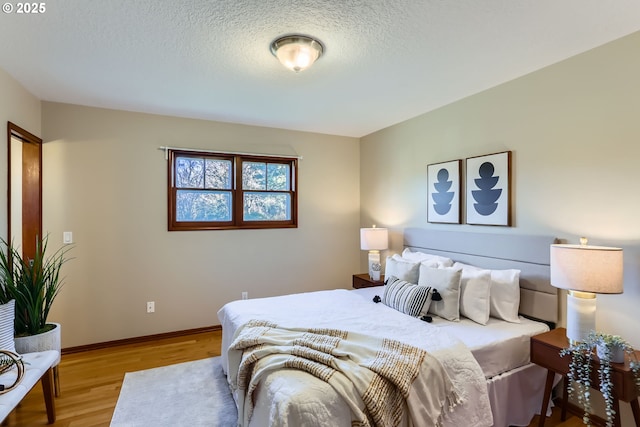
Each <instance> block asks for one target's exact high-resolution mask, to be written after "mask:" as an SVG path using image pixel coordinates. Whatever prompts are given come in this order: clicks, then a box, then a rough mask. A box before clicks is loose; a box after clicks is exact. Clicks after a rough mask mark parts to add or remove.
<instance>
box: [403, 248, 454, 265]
mask: <svg viewBox="0 0 640 427" xmlns="http://www.w3.org/2000/svg"><path fill="white" fill-rule="evenodd" d="M402 258H404V259H406V260H407V261H413V262H425V261H428V262H429V264H430V263H436V264H437V267H438V268H443V267H451V266H452V265H453V260H452V259H451V258H447V257H443V256H440V255H432V254H426V253H424V252H413V251H412V250H411V249H409V248H405V249H404V251H402Z"/></svg>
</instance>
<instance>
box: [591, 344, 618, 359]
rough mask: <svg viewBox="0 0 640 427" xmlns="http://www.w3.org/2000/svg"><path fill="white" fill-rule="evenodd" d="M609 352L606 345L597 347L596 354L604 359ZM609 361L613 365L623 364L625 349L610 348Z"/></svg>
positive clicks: (613, 346)
mask: <svg viewBox="0 0 640 427" xmlns="http://www.w3.org/2000/svg"><path fill="white" fill-rule="evenodd" d="M606 351H607V345H606V344H598V345H597V346H596V354H597V355H598V357H599V358H600V359H602V358H603V357H604V356H605V354H606ZM609 360H611V363H623V362H624V347H623V346H621V345H611V346H609Z"/></svg>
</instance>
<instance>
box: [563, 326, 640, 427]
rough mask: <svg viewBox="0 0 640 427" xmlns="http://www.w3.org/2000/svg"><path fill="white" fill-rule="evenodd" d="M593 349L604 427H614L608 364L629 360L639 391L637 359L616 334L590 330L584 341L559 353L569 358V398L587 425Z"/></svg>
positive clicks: (611, 388)
mask: <svg viewBox="0 0 640 427" xmlns="http://www.w3.org/2000/svg"><path fill="white" fill-rule="evenodd" d="M594 348H595V349H596V354H597V355H598V358H599V359H600V367H599V368H598V380H599V382H600V384H599V386H597V387H594V388H597V389H599V390H600V392H601V393H602V396H603V397H604V401H605V413H606V415H607V427H612V426H613V425H614V422H613V420H614V418H615V416H616V411H615V410H614V409H613V406H614V405H613V393H612V391H613V382H612V379H611V370H612V367H611V364H612V363H624V359H625V355H627V356H628V358H629V366H630V368H631V370H632V371H633V374H634V378H635V381H636V387H638V389H639V390H640V362H639V361H638V360H637V359H636V355H635V352H634V350H633V347H631V345H630V344H629V343H628V342H627V341H625V340H624V339H622V337H620V336H619V335H610V334H604V333H601V332H595V331H591V333H590V334H589V336H588V337H587V339H586V340H585V341H582V342H579V343H575V344H572V345H570V346H569V347H567V348H565V349H564V350H562V351H561V352H560V355H561V356H567V355H570V356H571V361H570V362H569V374H568V378H569V384H568V390H569V394H570V395H571V396H575V398H576V399H577V401H578V404H579V405H580V406H582V408H583V409H584V415H583V417H582V421H583V422H584V424H589V423H590V413H591V399H590V397H591V392H590V389H591V387H592V386H593V385H592V384H591V358H592V355H593V352H594Z"/></svg>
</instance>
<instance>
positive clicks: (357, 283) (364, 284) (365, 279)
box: [353, 273, 384, 289]
mask: <svg viewBox="0 0 640 427" xmlns="http://www.w3.org/2000/svg"><path fill="white" fill-rule="evenodd" d="M383 285H384V276H380V281H379V282H376V281H374V280H371V279H370V278H369V273H364V274H354V275H353V287H354V288H356V289H360V288H371V287H374V286H383Z"/></svg>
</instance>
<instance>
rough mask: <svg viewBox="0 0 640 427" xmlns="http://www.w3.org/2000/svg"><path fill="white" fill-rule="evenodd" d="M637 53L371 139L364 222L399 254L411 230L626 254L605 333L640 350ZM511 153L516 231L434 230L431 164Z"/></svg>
mask: <svg viewBox="0 0 640 427" xmlns="http://www.w3.org/2000/svg"><path fill="white" fill-rule="evenodd" d="M639 47H640V33H636V34H633V35H631V36H629V37H626V38H624V39H620V40H618V41H615V42H613V43H610V44H608V45H605V46H603V47H600V48H598V49H595V50H592V51H589V52H587V53H585V54H582V55H579V56H577V57H574V58H571V59H569V60H566V61H564V62H561V63H558V64H556V65H553V66H550V67H548V68H545V69H543V70H541V71H538V72H535V73H532V74H530V75H527V76H525V77H522V78H519V79H517V80H514V81H512V82H509V83H507V84H503V85H500V86H498V87H495V88H493V89H490V90H487V91H485V92H483V93H480V94H477V95H475V96H471V97H469V98H466V99H463V100H461V101H459V102H456V103H453V104H451V105H448V106H446V107H444V108H441V109H439V110H437V111H433V112H430V113H427V114H424V115H421V116H419V117H416V118H414V119H412V120H409V121H406V122H404V123H401V124H399V125H396V126H393V127H390V128H388V129H384V130H381V131H379V132H376V133H374V134H371V135H369V136H367V137H365V138H362V140H361V145H360V150H361V175H360V179H361V209H362V214H361V223H362V224H369V223H370V222H376V223H377V224H379V225H387V226H389V227H391V228H392V229H393V232H392V248H391V250H392V251H396V252H397V251H400V250H401V249H402V229H403V228H404V227H424V228H433V229H440V230H460V231H464V230H468V231H474V232H487V233H514V234H516V233H517V234H535V235H551V236H556V237H559V238H562V239H567V240H568V241H570V242H571V243H578V238H579V236H582V235H585V236H588V237H589V238H590V242H591V243H593V244H606V245H614V246H622V247H623V248H624V251H625V252H624V275H625V282H624V294H623V295H600V296H598V300H597V301H598V302H597V306H598V308H597V327H598V329H600V330H602V331H605V332H610V333H616V334H620V335H622V336H623V337H624V338H626V339H627V340H628V341H630V342H631V344H633V345H634V346H636V347H640V332H639V331H640V318H639V317H638V307H640V271H639V270H640V221H639V219H638V212H639V211H640V192H639V190H638V183H639V182H640V167H639V163H638V162H639V161H640V160H639V159H640V80H639V77H638V76H640V56H639V55H638V54H637V52H638V48H639ZM470 72H472V71H470ZM444 84H446V83H444ZM505 150H511V151H512V152H513V164H512V165H513V190H514V199H513V202H514V203H513V208H514V226H513V227H511V228H506V227H482V226H470V225H443V224H429V223H427V221H426V170H427V165H428V164H430V163H438V162H442V161H448V160H453V159H464V158H466V157H472V156H476V155H482V154H490V153H494V152H499V151H505ZM363 265H365V264H364V262H361V269H362V267H363ZM622 406H625V408H623V410H624V411H627V409H628V408H627V407H628V405H622ZM627 415H628V414H627ZM625 418H626V419H627V420H628V419H629V416H625Z"/></svg>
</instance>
